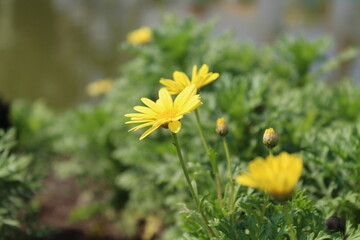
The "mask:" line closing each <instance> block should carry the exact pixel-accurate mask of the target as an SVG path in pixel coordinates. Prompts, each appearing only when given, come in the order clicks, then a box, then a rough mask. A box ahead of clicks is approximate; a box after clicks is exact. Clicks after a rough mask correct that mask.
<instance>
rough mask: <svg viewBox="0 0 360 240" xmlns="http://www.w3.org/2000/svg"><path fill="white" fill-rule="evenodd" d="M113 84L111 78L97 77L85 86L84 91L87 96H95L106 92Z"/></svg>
mask: <svg viewBox="0 0 360 240" xmlns="http://www.w3.org/2000/svg"><path fill="white" fill-rule="evenodd" d="M113 84H114V81H113V80H112V79H99V80H96V81H94V82H92V83H89V84H88V85H87V87H86V92H87V94H88V95H89V96H92V97H96V96H99V95H102V94H104V93H107V92H108V91H109V90H110V89H111V87H112V86H113Z"/></svg>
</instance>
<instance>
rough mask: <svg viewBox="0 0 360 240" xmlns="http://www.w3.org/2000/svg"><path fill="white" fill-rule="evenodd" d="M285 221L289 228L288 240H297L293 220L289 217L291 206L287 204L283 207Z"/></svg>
mask: <svg viewBox="0 0 360 240" xmlns="http://www.w3.org/2000/svg"><path fill="white" fill-rule="evenodd" d="M284 215H285V221H286V224H287V225H288V228H289V237H290V240H297V236H296V231H295V229H294V225H293V218H292V216H291V204H290V203H289V202H288V203H286V204H285V205H284Z"/></svg>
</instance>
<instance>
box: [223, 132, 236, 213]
mask: <svg viewBox="0 0 360 240" xmlns="http://www.w3.org/2000/svg"><path fill="white" fill-rule="evenodd" d="M222 142H223V146H224V150H225V155H226V159H227V163H228V169H229V183H230V211H231V212H232V211H233V210H234V178H233V172H232V159H231V156H230V151H229V146H228V144H227V140H226V137H222Z"/></svg>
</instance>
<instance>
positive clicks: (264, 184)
mask: <svg viewBox="0 0 360 240" xmlns="http://www.w3.org/2000/svg"><path fill="white" fill-rule="evenodd" d="M302 167H303V163H302V160H301V157H299V156H295V155H292V154H288V153H285V152H283V153H281V154H280V155H277V156H268V157H267V158H266V159H264V158H261V157H259V158H255V159H254V160H253V161H251V162H250V163H249V165H248V168H249V172H247V173H244V174H242V175H241V176H238V177H237V178H236V181H237V182H238V183H240V184H242V185H245V186H248V187H254V188H259V189H262V190H264V191H266V192H267V193H269V194H270V195H271V196H272V197H274V198H275V199H277V200H281V201H282V200H287V199H288V198H289V197H290V195H291V193H292V191H293V189H294V188H295V185H296V183H297V182H298V180H299V178H300V175H301V171H302Z"/></svg>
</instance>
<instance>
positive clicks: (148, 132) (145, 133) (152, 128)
mask: <svg viewBox="0 0 360 240" xmlns="http://www.w3.org/2000/svg"><path fill="white" fill-rule="evenodd" d="M159 127H160V126H152V127H151V128H149V129H148V130H146V131H145V132H144V133H143V134H142V135H141V137H140V140H143V139H144V138H145V137H146V136H147V135H149V134H150V133H152V132H153V131H155V130H156V129H157V128H159Z"/></svg>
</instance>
